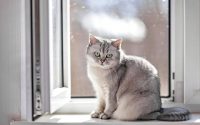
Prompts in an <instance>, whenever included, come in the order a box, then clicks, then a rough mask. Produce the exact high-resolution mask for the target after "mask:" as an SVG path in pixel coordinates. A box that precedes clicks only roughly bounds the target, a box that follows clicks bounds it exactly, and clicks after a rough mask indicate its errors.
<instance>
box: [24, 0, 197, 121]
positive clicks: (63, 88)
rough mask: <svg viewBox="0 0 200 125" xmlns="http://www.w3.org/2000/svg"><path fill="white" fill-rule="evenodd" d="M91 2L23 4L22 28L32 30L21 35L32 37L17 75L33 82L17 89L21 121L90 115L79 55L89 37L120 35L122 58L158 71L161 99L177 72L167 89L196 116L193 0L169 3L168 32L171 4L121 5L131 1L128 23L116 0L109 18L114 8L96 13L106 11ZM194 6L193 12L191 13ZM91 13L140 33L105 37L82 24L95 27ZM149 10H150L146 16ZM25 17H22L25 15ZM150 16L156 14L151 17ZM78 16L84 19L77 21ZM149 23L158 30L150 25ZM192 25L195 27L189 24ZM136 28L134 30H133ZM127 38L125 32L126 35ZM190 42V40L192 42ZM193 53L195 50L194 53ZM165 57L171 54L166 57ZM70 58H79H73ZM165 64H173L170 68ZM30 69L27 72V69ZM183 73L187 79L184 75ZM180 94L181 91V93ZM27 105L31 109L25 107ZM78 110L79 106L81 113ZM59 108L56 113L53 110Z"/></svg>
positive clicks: (142, 0)
mask: <svg viewBox="0 0 200 125" xmlns="http://www.w3.org/2000/svg"><path fill="white" fill-rule="evenodd" d="M94 1H95V0H93V2H92V3H88V2H91V1H90V0H85V1H81V0H71V1H70V0H60V1H59V0H49V1H39V0H32V1H31V4H30V3H29V2H30V1H26V2H25V3H26V5H30V6H31V7H30V8H31V13H30V15H31V17H32V18H28V17H27V18H25V19H24V20H25V22H26V23H27V24H23V25H26V26H27V25H29V23H30V22H31V26H30V27H31V29H30V30H29V26H27V27H28V28H27V27H26V29H25V31H27V32H26V33H25V34H29V32H30V31H31V32H30V34H31V36H30V37H31V38H30V40H28V39H29V36H28V35H27V38H26V41H25V40H24V41H23V42H25V43H23V44H24V46H25V47H26V48H24V50H23V51H28V54H27V53H25V54H27V55H26V56H24V57H22V58H23V60H22V61H23V64H25V68H24V69H26V71H25V70H24V71H22V75H24V76H29V75H30V76H31V73H30V74H29V70H31V71H32V78H31V77H30V78H29V77H27V78H25V80H24V81H22V84H21V85H22V86H21V88H22V91H23V90H25V92H22V93H21V94H22V98H21V99H22V101H21V103H22V106H24V108H22V109H21V112H22V115H23V116H22V117H23V118H24V119H25V118H29V119H31V116H33V117H34V118H35V117H37V116H38V115H42V114H44V113H46V112H53V111H57V112H59V113H66V112H67V111H66V110H65V109H70V110H71V109H72V110H73V112H76V113H88V112H89V110H90V111H91V110H92V109H93V106H94V105H93V104H95V103H89V104H90V105H88V103H87V102H86V100H87V101H88V100H90V101H89V102H95V99H94V98H90V99H88V97H94V92H93V91H92V90H93V89H92V87H91V86H90V85H91V84H90V83H87V82H89V81H88V79H87V76H86V68H85V67H83V66H82V67H81V66H80V65H81V64H82V65H86V60H85V58H84V51H85V46H86V45H87V41H88V32H90V33H93V34H94V35H99V36H104V37H108V38H109V37H112V38H113V37H114V38H115V37H119V36H120V37H123V39H124V41H125V42H124V44H123V46H122V48H123V49H124V50H125V51H126V53H127V54H133V55H138V56H143V57H144V58H147V59H148V60H149V61H150V62H152V63H153V64H154V65H155V66H156V67H157V68H158V70H160V71H159V72H160V76H161V75H162V76H161V77H162V78H161V79H162V81H164V82H162V83H161V84H163V85H162V86H165V85H166V86H165V87H162V90H161V92H162V96H163V97H165V96H168V95H169V94H170V93H169V91H170V84H171V83H170V81H171V80H170V72H171V71H170V67H171V66H172V67H173V68H172V71H173V72H175V71H176V78H175V80H173V81H174V82H175V83H176V84H175V85H174V86H172V87H171V88H172V89H174V90H177V91H176V92H175V98H176V97H179V98H181V99H182V98H183V97H184V99H182V100H181V101H180V102H183V101H185V102H186V103H187V104H189V105H186V106H189V108H190V109H191V110H192V111H199V110H198V109H200V108H198V107H199V105H193V104H199V102H198V101H197V100H198V98H199V84H198V83H199V82H198V80H199V78H198V77H197V76H198V73H199V70H198V68H196V67H198V66H199V62H198V60H199V56H198V52H199V48H198V47H199V46H196V45H199V44H198V39H199V37H198V35H197V34H198V33H199V29H198V28H196V24H197V25H199V19H200V18H199V17H198V16H195V15H193V14H194V13H195V12H196V11H197V10H199V5H200V4H195V2H194V1H193V2H191V1H190V2H186V3H184V2H183V1H181V0H180V1H172V2H173V4H171V5H173V7H172V8H173V13H172V15H171V17H172V18H173V19H172V20H171V21H172V22H171V24H172V25H171V27H170V25H169V23H170V9H169V4H170V0H160V1H159V0H157V1H156V0H152V1H151V0H149V1H146V0H140V1H136V0H129V1H128V0H127V1H126V2H124V3H121V4H120V5H123V6H125V5H126V4H127V2H130V4H127V9H128V8H134V7H135V9H131V10H132V11H133V10H134V13H133V14H134V15H131V18H127V19H124V16H123V14H124V13H122V12H118V11H119V10H118V8H117V7H118V6H119V5H118V4H119V3H120V2H121V0H118V1H116V0H115V2H116V3H113V4H114V5H116V7H113V10H115V11H113V12H112V13H110V10H111V9H109V7H111V8H112V6H113V4H111V3H109V4H106V5H109V6H108V7H107V8H106V9H104V11H102V9H100V8H101V7H102V6H105V3H104V2H103V1H101V2H102V3H101V4H98V5H95V3H94ZM107 2H112V0H108V1H107ZM176 2H177V3H176ZM133 3H134V4H133ZM147 3H148V4H147ZM175 3H176V4H175ZM90 4H91V5H90ZM124 4H125V5H124ZM132 4H133V5H132ZM175 5H176V6H175ZM193 5H196V6H193ZM98 6H99V7H98ZM119 7H120V6H119ZM184 7H185V8H184ZM193 7H194V9H191V8H193ZM30 8H29V7H28V6H26V8H24V9H25V10H29V9H30ZM95 8H97V10H98V11H97V10H96V11H97V12H96V11H95V13H98V14H99V13H100V14H99V15H98V16H100V17H101V16H102V17H104V19H106V21H110V20H113V19H114V20H115V21H116V20H117V22H118V21H119V22H120V24H121V25H120V26H124V25H125V24H124V25H122V24H123V23H121V22H125V21H127V20H128V21H130V20H134V21H136V22H137V23H136V24H137V25H134V26H138V27H139V28H141V26H142V27H143V30H141V31H142V32H140V33H137V34H134V33H135V32H133V34H132V35H133V36H134V35H135V36H134V37H128V35H127V34H124V33H123V32H120V33H119V34H114V33H115V32H112V33H110V34H109V35H107V32H111V31H110V30H108V31H105V29H104V27H100V30H103V31H105V34H104V32H103V33H102V32H99V27H94V25H83V24H85V22H87V20H88V19H91V18H94V20H93V21H94V22H93V23H91V24H95V22H98V21H99V20H95V18H96V15H94V13H90V12H91V11H92V12H93V9H95ZM175 8H176V9H177V10H176V9H175ZM122 9H123V8H122ZM137 9H138V10H137ZM149 9H150V10H151V9H152V10H151V11H145V10H149ZM125 10H126V9H125ZM139 10H140V11H139ZM161 10H162V11H161ZM29 11H30V10H29ZM29 11H28V12H29ZM28 12H27V13H26V14H27V15H28ZM141 12H142V13H141ZM197 12H198V11H197ZM146 13H147V14H146ZM152 13H154V14H155V15H154V14H153V15H151V14H152ZM125 14H126V13H125ZM127 14H128V13H127ZM197 14H198V13H197ZM197 14H196V15H197ZM113 15H114V17H113ZM150 15H151V16H150ZM129 16H130V15H129ZM132 16H133V17H132ZM154 16H155V18H153V19H152V18H149V17H154ZM159 16H160V18H159ZM187 16H189V18H187V19H186V17H187ZM75 17H76V18H75ZM80 17H81V19H83V20H81V19H80ZM110 17H112V18H110ZM196 17H198V18H197V20H193V19H194V18H195V19H196ZM102 19H103V18H102ZM135 19H136V20H135ZM157 19H158V20H157ZM30 20H31V21H30ZM106 21H104V22H103V23H105V22H106ZM115 21H113V22H115ZM134 21H133V22H134ZM154 21H155V22H156V24H157V25H153V24H154ZM191 21H194V22H193V23H191ZM139 22H140V23H139ZM86 24H87V23H86ZM127 24H128V23H127ZM138 24H139V25H138ZM186 24H187V25H186ZM185 25H186V26H185ZM191 26H192V28H191ZM109 27H110V26H109ZM138 27H136V29H137V28H138ZM170 28H171V29H172V30H171V35H172V39H171V40H172V46H170V34H169V32H170ZM195 28H196V29H195ZM88 29H89V30H88ZM125 29H127V28H125ZM133 29H134V28H133ZM150 29H153V30H152V32H150ZM193 29H195V32H196V35H194V34H192V31H193ZM122 31H123V30H122ZM134 31H135V30H134ZM136 31H138V30H136ZM131 33H132V32H131ZM131 33H130V32H129V35H130V34H131ZM184 35H185V36H184ZM175 36H176V37H175ZM193 38H195V40H194V39H193ZM196 39H197V40H196ZM159 40H160V41H162V40H163V41H165V42H163V41H162V42H158V41H159ZM80 41H81V42H80ZM156 41H157V42H158V43H157V42H156ZM175 41H176V42H175ZM183 41H184V42H183ZM150 43H151V44H150ZM161 43H163V44H161ZM185 43H186V44H187V47H186V46H184V44H185ZM191 43H192V44H191ZM175 46H176V48H175ZM157 47H158V48H160V47H163V49H162V50H161V49H157ZM170 47H171V49H170ZM184 47H185V48H184ZM130 48H131V49H130ZM138 48H139V49H138ZM193 48H195V50H194V49H193ZM144 50H145V51H144ZM170 52H172V54H171V55H170ZM191 52H193V53H191ZM29 54H30V55H29ZM79 54H80V55H79ZM81 54H82V55H81ZM194 55H195V56H194ZM75 56H77V57H78V58H75ZM170 56H171V57H173V61H171V57H170ZM30 57H31V58H30ZM190 57H192V59H197V61H195V62H193V61H190V60H186V59H188V58H190ZM76 59H79V60H81V61H82V62H80V63H79V62H77V61H76ZM31 62H32V63H31ZM160 62H161V63H160ZM170 62H173V64H172V65H171V66H170ZM164 64H165V65H164ZM31 65H32V69H31V68H30V66H31ZM191 66H192V70H191ZM27 67H28V68H29V69H28V68H27ZM79 67H81V68H82V69H83V70H81V71H83V73H81V75H79V74H78V73H79V71H80V69H79ZM159 67H161V68H159ZM76 68H77V69H76ZM84 68H85V69H84ZM162 68H163V69H162ZM187 71H190V72H187ZM192 71H196V75H193V74H192ZM26 73H28V74H26ZM187 73H191V74H189V75H187V76H185V75H186V74H187ZM82 75H85V77H84V78H85V80H84V79H83V78H82ZM190 75H191V76H193V77H191V76H190ZM80 76H81V77H80ZM73 77H74V78H73ZM194 77H195V78H194ZM75 78H77V79H78V78H80V79H79V80H81V81H83V82H84V84H85V86H84V87H85V88H84V87H82V88H83V89H84V90H88V92H84V91H82V88H80V86H81V84H80V83H78V82H75V80H76V79H75ZM192 78H194V79H192ZM31 80H32V81H31ZM190 81H192V82H190ZM85 82H86V83H85ZM183 83H184V84H183ZM31 85H32V86H31ZM183 85H187V88H186V87H185V88H184V86H183ZM87 88H90V89H87ZM31 89H32V90H31ZM74 89H75V90H74ZM183 89H184V90H186V91H183ZM90 90H91V91H90ZM80 91H81V92H80ZM31 92H32V93H31ZM24 93H26V96H24V95H25V94H24ZM176 94H177V96H176ZM31 96H32V97H31ZM71 97H81V98H84V99H82V100H80V102H81V103H75V102H73V101H72V100H74V99H71ZM31 99H32V101H31ZM70 99H71V100H70ZM176 100H177V99H176ZM66 104H67V105H66ZM80 104H81V105H80ZM82 104H83V105H82ZM190 104H191V105H190ZM64 105H65V106H67V108H66V107H64ZM31 106H32V110H31V108H30V107H31ZM38 106H39V107H38ZM80 106H83V107H82V108H80ZM60 107H64V108H60ZM91 107H92V108H91ZM58 108H60V109H59V110H57V109H58ZM88 108H89V110H88ZM80 109H81V110H80Z"/></svg>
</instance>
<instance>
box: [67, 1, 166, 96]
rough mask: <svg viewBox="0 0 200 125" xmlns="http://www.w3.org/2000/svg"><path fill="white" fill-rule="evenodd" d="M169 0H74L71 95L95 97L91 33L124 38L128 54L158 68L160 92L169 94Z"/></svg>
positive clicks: (71, 10)
mask: <svg viewBox="0 0 200 125" xmlns="http://www.w3.org/2000/svg"><path fill="white" fill-rule="evenodd" d="M168 4H169V1H168V0H71V1H70V27H71V28H70V42H71V76H72V78H71V80H72V96H81V97H84V96H94V95H95V94H94V91H93V88H92V85H91V83H90V81H89V79H88V77H87V68H86V67H87V66H86V58H85V52H86V46H87V44H88V33H92V34H94V35H97V36H102V37H107V38H119V37H122V38H123V39H124V43H123V45H122V49H123V50H124V51H125V52H126V54H130V55H136V56H141V57H144V58H146V59H147V60H149V61H150V62H151V63H152V64H153V65H154V66H155V67H156V68H157V69H158V71H159V75H160V78H161V95H162V96H168V94H169V92H168V91H169V8H168Z"/></svg>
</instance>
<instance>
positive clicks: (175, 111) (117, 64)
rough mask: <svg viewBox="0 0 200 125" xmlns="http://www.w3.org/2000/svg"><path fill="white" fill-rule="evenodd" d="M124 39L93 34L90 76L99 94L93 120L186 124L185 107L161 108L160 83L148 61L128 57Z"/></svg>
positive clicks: (91, 38)
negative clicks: (152, 121)
mask: <svg viewBox="0 0 200 125" xmlns="http://www.w3.org/2000/svg"><path fill="white" fill-rule="evenodd" d="M121 44H122V40H121V39H117V40H114V39H104V38H100V37H96V36H93V35H90V38H89V45H88V47H87V70H88V77H89V79H90V80H91V82H92V85H93V87H94V89H95V91H96V95H97V99H98V105H97V107H96V109H95V110H94V112H93V113H91V117H92V118H101V119H109V118H114V119H119V120H165V121H184V120H188V119H189V114H190V113H189V111H188V110H186V109H184V108H178V107H177V108H165V109H163V108H161V99H160V80H159V76H158V72H157V70H156V68H155V67H154V66H153V65H152V64H151V63H149V62H148V61H147V60H145V59H143V58H141V57H137V56H129V55H126V54H125V53H124V52H123V51H122V50H121Z"/></svg>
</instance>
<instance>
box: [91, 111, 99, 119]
mask: <svg viewBox="0 0 200 125" xmlns="http://www.w3.org/2000/svg"><path fill="white" fill-rule="evenodd" d="M100 114H101V113H99V112H92V113H91V114H90V115H91V118H99V115H100Z"/></svg>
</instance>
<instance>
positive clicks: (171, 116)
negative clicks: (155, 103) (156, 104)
mask: <svg viewBox="0 0 200 125" xmlns="http://www.w3.org/2000/svg"><path fill="white" fill-rule="evenodd" d="M189 119H190V112H189V111H188V110H187V109H185V108H180V107H173V108H163V109H162V110H161V114H160V115H159V116H158V117H157V120H160V121H186V120H189Z"/></svg>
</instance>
